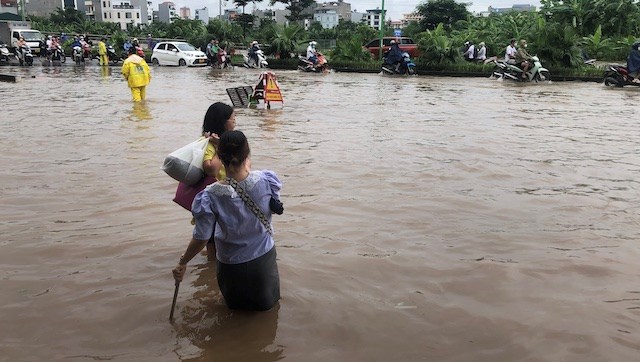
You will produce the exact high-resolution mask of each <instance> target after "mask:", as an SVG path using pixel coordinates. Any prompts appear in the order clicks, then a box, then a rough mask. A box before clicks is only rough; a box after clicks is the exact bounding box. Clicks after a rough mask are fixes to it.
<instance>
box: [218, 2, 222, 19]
mask: <svg viewBox="0 0 640 362" xmlns="http://www.w3.org/2000/svg"><path fill="white" fill-rule="evenodd" d="M218 5H219V7H220V9H219V13H218V14H219V15H218V19H220V21H222V0H219V1H218Z"/></svg>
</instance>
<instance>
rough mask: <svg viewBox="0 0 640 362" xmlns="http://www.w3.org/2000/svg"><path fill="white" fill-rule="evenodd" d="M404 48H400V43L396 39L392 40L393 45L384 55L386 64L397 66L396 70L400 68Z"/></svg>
mask: <svg viewBox="0 0 640 362" xmlns="http://www.w3.org/2000/svg"><path fill="white" fill-rule="evenodd" d="M402 58H403V56H402V49H400V45H398V42H396V41H395V40H392V41H391V47H390V48H389V50H388V51H387V53H386V54H385V57H384V62H385V64H389V65H391V66H394V67H395V70H396V71H397V70H398V67H399V65H400V62H402Z"/></svg>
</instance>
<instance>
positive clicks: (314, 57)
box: [307, 41, 318, 65]
mask: <svg viewBox="0 0 640 362" xmlns="http://www.w3.org/2000/svg"><path fill="white" fill-rule="evenodd" d="M316 44H318V43H316V42H315V41H310V42H309V46H308V47H307V60H309V61H310V62H311V63H313V65H316V64H317V63H318V52H317V51H316Z"/></svg>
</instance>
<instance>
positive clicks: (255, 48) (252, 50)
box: [249, 40, 260, 66]
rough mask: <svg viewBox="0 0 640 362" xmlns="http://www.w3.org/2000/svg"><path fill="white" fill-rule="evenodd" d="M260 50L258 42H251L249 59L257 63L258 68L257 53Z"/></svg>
mask: <svg viewBox="0 0 640 362" xmlns="http://www.w3.org/2000/svg"><path fill="white" fill-rule="evenodd" d="M258 50H260V46H259V45H258V42H257V41H255V40H254V41H252V42H251V47H250V48H249V58H251V59H253V61H254V62H255V64H256V66H258V62H259V60H258V54H256V52H257V51H258Z"/></svg>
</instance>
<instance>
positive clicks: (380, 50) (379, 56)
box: [378, 0, 384, 60]
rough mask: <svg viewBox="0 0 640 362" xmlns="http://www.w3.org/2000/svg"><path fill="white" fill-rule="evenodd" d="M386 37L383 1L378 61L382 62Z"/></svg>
mask: <svg viewBox="0 0 640 362" xmlns="http://www.w3.org/2000/svg"><path fill="white" fill-rule="evenodd" d="M383 36H384V0H382V13H380V48H379V50H378V60H382V46H383V45H384V44H383V41H382V37H383Z"/></svg>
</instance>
